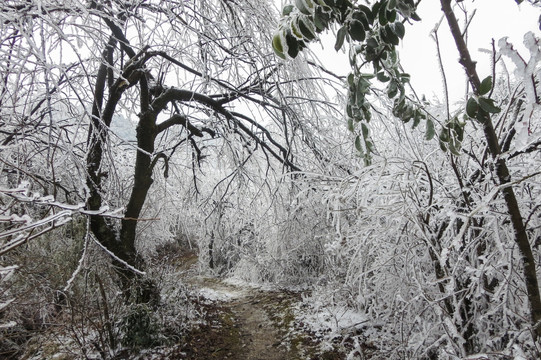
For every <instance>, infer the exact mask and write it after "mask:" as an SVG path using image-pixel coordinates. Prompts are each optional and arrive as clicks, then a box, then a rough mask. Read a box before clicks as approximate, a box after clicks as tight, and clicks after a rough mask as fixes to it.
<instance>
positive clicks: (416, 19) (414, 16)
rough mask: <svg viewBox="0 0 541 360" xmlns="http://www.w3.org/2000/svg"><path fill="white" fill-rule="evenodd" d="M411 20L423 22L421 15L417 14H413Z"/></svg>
mask: <svg viewBox="0 0 541 360" xmlns="http://www.w3.org/2000/svg"><path fill="white" fill-rule="evenodd" d="M410 19H412V20H415V21H421V18H420V17H419V15H417V13H416V12H414V13H413V14H411V16H410Z"/></svg>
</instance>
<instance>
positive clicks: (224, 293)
mask: <svg viewBox="0 0 541 360" xmlns="http://www.w3.org/2000/svg"><path fill="white" fill-rule="evenodd" d="M192 275H193V273H192ZM186 281H187V282H188V283H189V284H190V286H192V287H193V289H194V291H198V292H199V294H200V299H201V303H202V304H204V305H203V308H204V317H205V321H204V323H203V324H201V325H200V326H199V327H196V328H194V329H192V331H191V332H190V333H189V334H188V335H187V336H186V338H185V339H183V342H184V344H185V346H183V348H182V353H183V357H182V358H183V359H194V360H195V359H229V360H297V359H298V360H301V359H310V360H311V359H322V360H338V359H344V358H345V357H344V355H343V354H341V353H339V352H337V351H328V350H327V351H322V350H321V349H320V347H319V341H318V339H315V338H314V337H313V336H312V335H311V334H309V333H307V332H305V331H303V330H302V329H298V327H297V325H298V324H297V323H296V322H295V316H294V309H293V308H294V306H295V304H296V303H298V302H299V301H300V298H301V296H300V294H299V293H295V292H290V291H283V290H280V291H267V290H261V289H257V288H251V287H248V286H240V285H233V284H229V283H225V282H222V281H220V280H218V279H215V278H205V277H201V276H189V277H187V278H186Z"/></svg>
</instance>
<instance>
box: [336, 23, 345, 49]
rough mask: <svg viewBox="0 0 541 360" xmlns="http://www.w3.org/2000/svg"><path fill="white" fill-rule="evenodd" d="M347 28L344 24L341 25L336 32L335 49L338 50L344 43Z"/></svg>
mask: <svg viewBox="0 0 541 360" xmlns="http://www.w3.org/2000/svg"><path fill="white" fill-rule="evenodd" d="M346 33H347V28H346V27H345V26H342V27H341V28H340V29H339V30H338V33H337V34H336V43H335V44H334V49H335V50H336V51H338V50H340V49H341V48H342V45H344V39H345V38H346Z"/></svg>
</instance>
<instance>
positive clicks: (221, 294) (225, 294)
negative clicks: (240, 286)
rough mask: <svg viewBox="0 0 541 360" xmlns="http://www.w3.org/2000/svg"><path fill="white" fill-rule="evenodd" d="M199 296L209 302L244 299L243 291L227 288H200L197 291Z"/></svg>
mask: <svg viewBox="0 0 541 360" xmlns="http://www.w3.org/2000/svg"><path fill="white" fill-rule="evenodd" d="M199 296H202V297H204V298H205V299H207V300H210V301H231V300H235V299H239V298H242V297H244V296H245V292H244V291H243V290H236V289H229V288H220V289H211V288H209V287H202V288H201V289H199Z"/></svg>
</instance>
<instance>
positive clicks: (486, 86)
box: [479, 76, 492, 95]
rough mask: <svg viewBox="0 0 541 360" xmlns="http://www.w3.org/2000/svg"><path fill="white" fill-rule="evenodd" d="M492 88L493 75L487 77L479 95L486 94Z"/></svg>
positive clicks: (482, 83)
mask: <svg viewBox="0 0 541 360" xmlns="http://www.w3.org/2000/svg"><path fill="white" fill-rule="evenodd" d="M491 89H492V76H488V77H486V78H485V79H484V80H483V81H482V82H481V86H480V87H479V95H485V94H487V93H488V92H489V91H490V90H491Z"/></svg>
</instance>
